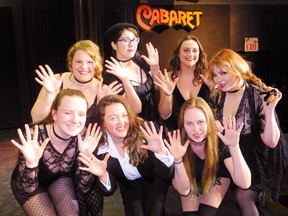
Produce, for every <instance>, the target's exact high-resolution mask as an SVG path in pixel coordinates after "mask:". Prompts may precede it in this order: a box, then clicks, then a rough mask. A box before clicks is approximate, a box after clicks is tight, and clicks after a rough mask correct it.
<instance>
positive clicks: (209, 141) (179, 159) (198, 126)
mask: <svg viewBox="0 0 288 216" xmlns="http://www.w3.org/2000/svg"><path fill="white" fill-rule="evenodd" d="M223 126H224V127H223V128H224V134H222V133H221V132H220V131H217V128H216V122H215V118H214V115H213V113H212V110H211V109H210V107H209V105H208V104H207V103H206V102H205V100H204V99H202V98H200V97H194V98H191V99H189V100H187V101H186V102H185V103H184V104H183V106H182V107H181V111H180V114H179V129H178V130H177V131H176V130H174V131H173V132H169V133H168V137H169V142H170V143H168V142H167V141H166V140H165V143H166V146H167V147H168V149H169V151H170V153H171V154H172V155H173V156H174V158H175V161H174V164H175V176H174V178H173V181H172V183H173V186H174V187H175V189H176V190H177V191H178V192H179V194H180V196H181V202H182V210H183V215H185V216H187V215H189V216H190V215H191V216H196V215H205V216H210V215H211V216H212V215H215V214H216V211H217V208H218V207H219V206H220V204H221V202H222V200H223V198H224V196H225V193H226V191H227V189H228V187H229V184H230V177H231V178H232V180H233V181H234V182H235V184H236V185H238V186H239V187H240V188H242V189H247V188H249V186H250V184H251V173H250V170H249V168H248V166H247V164H246V162H245V160H244V158H243V156H242V153H241V151H240V148H239V135H240V131H241V130H242V128H243V123H241V124H240V125H236V121H235V118H232V117H231V116H230V117H229V118H226V119H225V118H224V119H223ZM218 128H219V127H218ZM217 136H218V137H219V138H218V137H217Z"/></svg>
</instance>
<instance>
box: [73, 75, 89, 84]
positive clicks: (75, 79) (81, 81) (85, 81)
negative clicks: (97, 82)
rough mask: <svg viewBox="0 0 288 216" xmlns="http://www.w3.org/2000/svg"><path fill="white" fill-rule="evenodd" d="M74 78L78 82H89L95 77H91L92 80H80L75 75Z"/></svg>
mask: <svg viewBox="0 0 288 216" xmlns="http://www.w3.org/2000/svg"><path fill="white" fill-rule="evenodd" d="M74 79H75V80H76V81H77V82H78V83H81V84H86V83H89V82H91V81H92V79H93V77H92V78H91V79H90V80H87V81H80V80H78V79H77V78H76V77H75V76H74Z"/></svg>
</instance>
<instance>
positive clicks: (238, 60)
mask: <svg viewBox="0 0 288 216" xmlns="http://www.w3.org/2000/svg"><path fill="white" fill-rule="evenodd" d="M208 78H209V79H210V80H211V81H213V86H212V88H211V102H210V105H211V106H212V107H213V108H214V109H215V113H216V119H217V120H221V119H222V118H223V117H227V116H229V115H232V116H235V118H236V122H237V125H239V124H240V123H241V122H244V125H245V126H244V128H243V130H242V131H241V134H240V149H241V152H242V154H243V156H244V158H245V160H246V162H247V164H248V166H249V168H250V170H251V173H252V183H251V187H249V188H248V189H247V190H243V189H242V188H238V187H237V186H236V190H235V194H236V196H235V197H236V198H237V202H238V204H239V206H240V208H241V211H242V214H243V215H255V216H258V215H259V208H261V205H257V204H256V203H257V202H258V201H259V200H261V199H259V198H261V196H260V195H262V200H264V201H265V192H266V194H268V195H269V196H270V197H271V198H272V200H274V201H276V200H277V199H278V196H279V190H280V183H281V177H282V173H283V169H284V164H283V161H284V160H285V157H287V143H286V140H285V137H284V136H283V133H282V132H281V129H280V127H279V122H278V119H277V114H276V112H275V107H276V105H277V103H278V101H279V100H280V99H281V97H282V93H281V92H280V91H279V90H278V89H276V88H271V87H268V86H266V85H265V83H264V82H263V81H262V80H261V79H260V78H259V77H257V76H256V75H255V74H253V72H252V70H251V68H250V63H249V62H247V61H246V60H245V59H244V58H243V57H241V56H240V55H239V54H238V53H236V52H235V51H233V50H231V49H221V50H220V51H218V52H217V53H215V54H214V56H213V57H212V58H211V60H210V63H209V70H208ZM286 159H287V158H286ZM286 170H287V167H286ZM259 204H261V202H259Z"/></svg>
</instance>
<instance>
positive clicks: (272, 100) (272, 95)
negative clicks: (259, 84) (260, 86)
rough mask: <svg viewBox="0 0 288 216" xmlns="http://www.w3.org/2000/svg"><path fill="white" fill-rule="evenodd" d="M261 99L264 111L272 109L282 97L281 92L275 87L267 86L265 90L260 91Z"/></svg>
mask: <svg viewBox="0 0 288 216" xmlns="http://www.w3.org/2000/svg"><path fill="white" fill-rule="evenodd" d="M260 95H261V98H262V100H263V109H264V111H265V112H266V111H271V110H272V111H274V109H275V107H276V105H277V103H278V102H279V101H280V100H281V98H282V93H281V92H280V91H279V90H278V89H277V88H272V87H268V89H267V92H262V93H260Z"/></svg>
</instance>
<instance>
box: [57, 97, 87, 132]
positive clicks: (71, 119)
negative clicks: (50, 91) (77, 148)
mask: <svg viewBox="0 0 288 216" xmlns="http://www.w3.org/2000/svg"><path fill="white" fill-rule="evenodd" d="M86 113H87V102H86V100H85V99H83V98H81V97H79V96H64V97H63V98H62V99H61V102H60V105H59V106H58V108H57V110H52V118H53V120H54V127H55V131H56V132H57V134H59V136H61V137H63V138H68V137H71V136H76V135H77V134H79V133H80V132H81V131H82V130H83V128H84V126H85V122H86Z"/></svg>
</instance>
